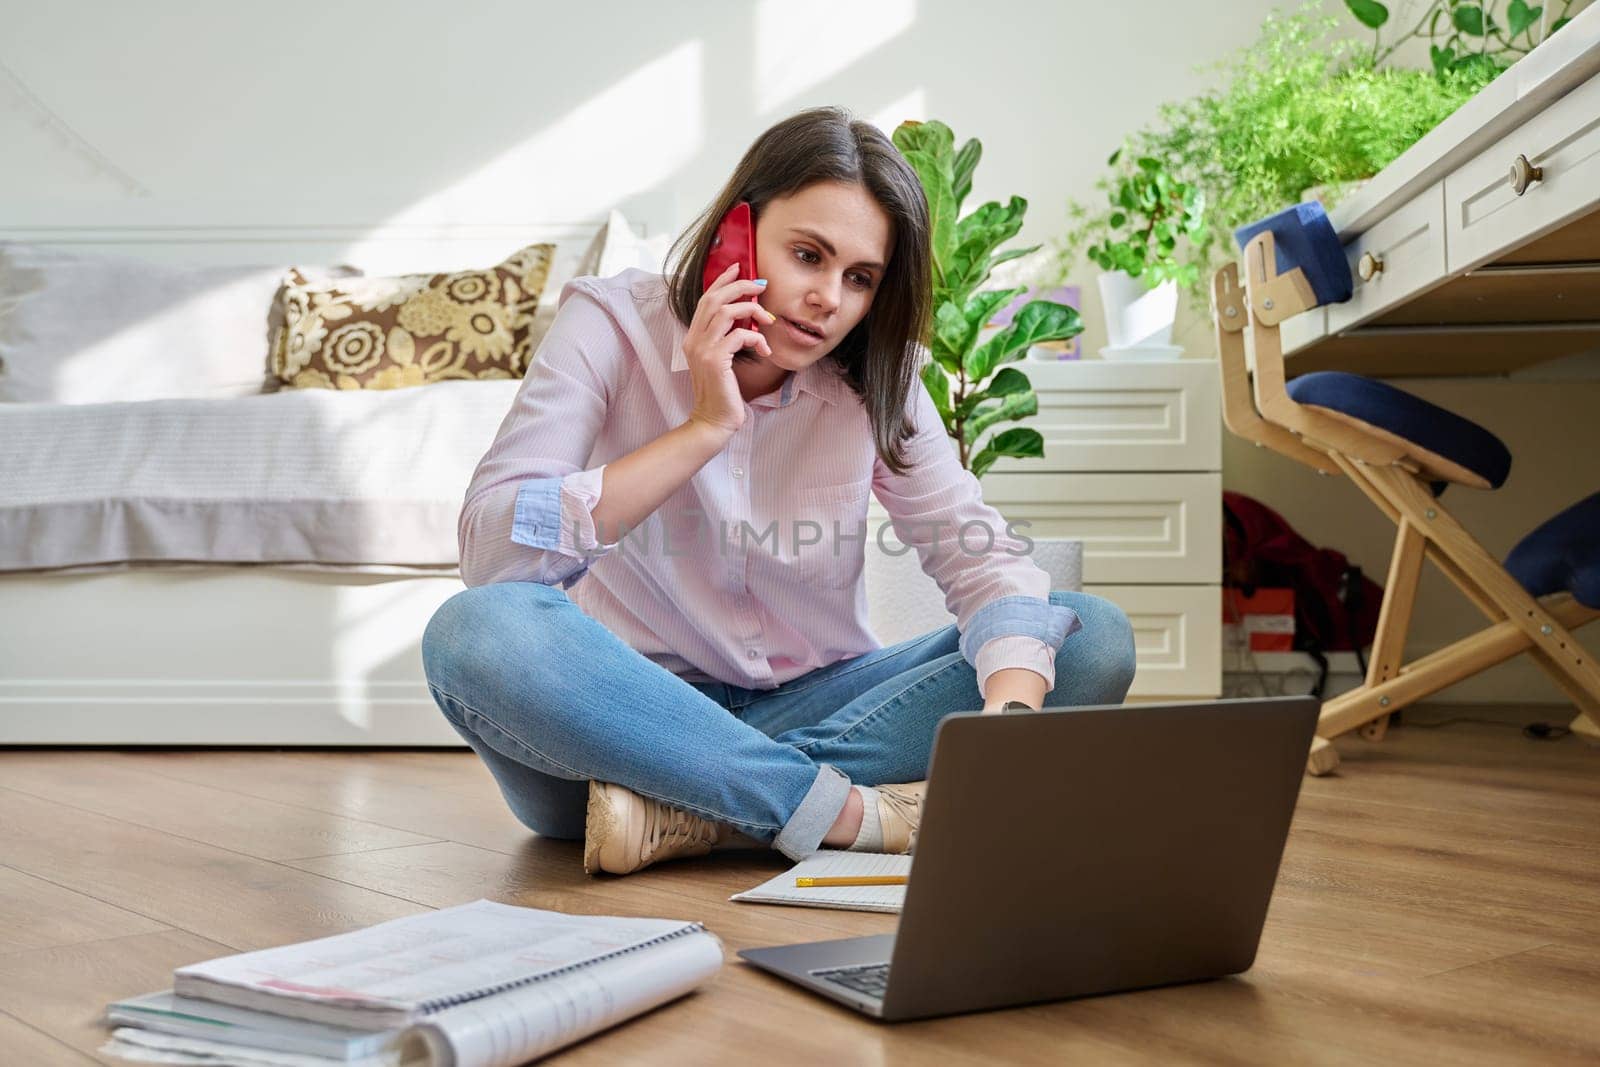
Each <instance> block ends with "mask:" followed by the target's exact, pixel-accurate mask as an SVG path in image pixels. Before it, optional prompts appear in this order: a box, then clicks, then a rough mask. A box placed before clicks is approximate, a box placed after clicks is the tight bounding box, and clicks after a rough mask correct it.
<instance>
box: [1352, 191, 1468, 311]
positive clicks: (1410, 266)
mask: <svg viewBox="0 0 1600 1067" xmlns="http://www.w3.org/2000/svg"><path fill="white" fill-rule="evenodd" d="M1368 256H1370V257H1371V259H1370V260H1369V263H1371V264H1373V265H1374V266H1376V267H1377V269H1376V270H1375V271H1374V273H1373V274H1372V277H1371V278H1370V279H1365V280H1364V279H1363V278H1362V277H1361V265H1362V260H1363V258H1365V257H1368ZM1344 258H1345V259H1346V260H1348V261H1349V263H1350V275H1351V278H1352V279H1353V280H1354V282H1355V292H1354V293H1353V294H1352V295H1351V297H1350V299H1349V300H1346V301H1345V302H1344V303H1342V304H1329V305H1328V332H1329V333H1338V332H1339V331H1340V330H1345V329H1349V328H1350V327H1352V326H1357V325H1359V324H1361V323H1363V322H1366V321H1367V320H1368V319H1371V318H1374V317H1376V316H1378V315H1380V314H1382V313H1383V312H1385V311H1388V310H1389V309H1390V308H1392V307H1394V306H1396V305H1397V304H1400V303H1402V302H1403V301H1405V300H1408V299H1410V298H1411V297H1412V296H1415V295H1416V294H1417V293H1418V292H1420V291H1422V290H1423V289H1427V288H1429V287H1431V286H1434V285H1437V284H1439V283H1440V282H1442V281H1443V280H1444V276H1445V240H1444V183H1443V182H1438V183H1436V184H1434V185H1431V186H1429V187H1428V188H1427V189H1425V190H1424V191H1423V192H1422V193H1421V194H1420V195H1419V196H1417V197H1416V198H1414V199H1413V200H1411V201H1410V202H1408V203H1407V204H1405V205H1404V206H1403V207H1401V208H1400V209H1399V210H1397V211H1395V212H1394V213H1393V214H1391V215H1389V216H1388V217H1387V218H1385V219H1384V220H1383V221H1382V222H1379V223H1378V224H1377V225H1375V226H1373V227H1372V228H1371V229H1369V230H1367V232H1366V233H1363V234H1362V235H1361V236H1360V237H1357V238H1356V239H1355V240H1354V241H1351V242H1350V243H1349V244H1347V245H1345V246H1344Z"/></svg>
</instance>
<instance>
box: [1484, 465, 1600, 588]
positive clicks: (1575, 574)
mask: <svg viewBox="0 0 1600 1067" xmlns="http://www.w3.org/2000/svg"><path fill="white" fill-rule="evenodd" d="M1506 570H1507V572H1509V573H1510V575H1511V577H1513V578H1515V579H1516V580H1517V581H1518V582H1520V583H1522V588H1524V589H1526V590H1527V591H1528V592H1529V593H1530V594H1532V595H1533V596H1545V595H1547V594H1549V593H1560V592H1569V593H1571V594H1572V596H1573V599H1575V600H1577V601H1578V603H1580V604H1582V605H1584V606H1585V607H1590V608H1595V609H1600V493H1595V494H1594V495H1593V496H1588V497H1585V498H1584V499H1582V500H1580V501H1578V502H1577V503H1576V504H1574V505H1572V506H1571V507H1570V508H1568V509H1567V510H1565V511H1563V512H1562V513H1561V514H1559V515H1557V516H1555V517H1554V518H1552V519H1548V520H1546V521H1545V523H1544V524H1543V525H1541V526H1540V527H1539V528H1538V529H1537V530H1535V531H1533V532H1532V533H1531V534H1529V535H1528V536H1527V537H1524V538H1523V539H1522V540H1521V541H1518V542H1517V547H1516V548H1513V549H1512V550H1511V555H1509V556H1507V557H1506Z"/></svg>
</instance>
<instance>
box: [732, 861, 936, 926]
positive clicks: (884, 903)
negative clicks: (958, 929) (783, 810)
mask: <svg viewBox="0 0 1600 1067" xmlns="http://www.w3.org/2000/svg"><path fill="white" fill-rule="evenodd" d="M910 873H911V857H910V856H907V855H890V854H888V853H884V852H833V851H828V850H824V851H822V852H817V853H814V854H813V855H812V856H810V857H809V858H807V859H804V860H801V861H800V862H799V863H798V864H796V865H795V867H794V868H793V869H792V870H788V871H785V872H783V873H782V874H780V875H778V876H777V877H776V878H769V879H768V880H767V881H765V882H762V883H761V884H760V885H758V886H756V887H755V888H754V889H746V890H745V891H744V892H743V893H735V894H734V895H733V896H731V897H729V898H728V899H729V900H738V901H743V902H745V903H751V904H793V905H796V906H798V907H802V908H841V909H844V910H846V911H899V910H900V908H901V906H902V905H903V904H905V901H906V887H905V886H903V885H858V886H822V887H814V888H810V889H802V888H799V887H798V886H796V885H795V884H794V882H795V879H796V878H850V877H856V878H859V877H864V876H868V875H885V874H892V875H910Z"/></svg>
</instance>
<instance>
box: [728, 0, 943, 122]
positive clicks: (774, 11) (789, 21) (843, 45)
mask: <svg viewBox="0 0 1600 1067" xmlns="http://www.w3.org/2000/svg"><path fill="white" fill-rule="evenodd" d="M916 17H917V4H916V0H880V2H879V3H872V4H862V3H847V2H844V0H813V2H812V3H808V4H795V3H793V2H792V0H761V3H760V5H759V6H757V8H756V20H755V46H756V47H755V53H756V60H755V69H754V70H753V71H751V77H753V78H754V79H755V83H756V110H757V113H758V114H765V113H766V112H768V111H771V110H773V109H775V108H778V107H781V106H783V105H784V104H785V103H786V102H788V101H790V100H792V99H794V98H795V97H797V96H799V95H801V94H802V93H805V92H807V91H808V90H811V89H813V88H815V87H816V86H818V85H820V84H821V83H822V82H824V81H826V80H827V79H828V78H831V77H833V76H834V75H835V74H838V73H839V72H840V71H842V70H844V69H845V68H846V67H849V66H850V65H851V64H852V63H855V62H856V61H857V60H859V59H861V58H862V57H863V56H866V55H868V54H869V53H871V52H872V51H874V50H875V49H877V48H879V47H880V46H881V45H883V44H884V42H886V41H888V40H890V39H891V38H893V37H895V36H897V35H899V34H901V33H904V32H905V31H906V30H907V29H909V28H910V27H911V24H912V23H913V22H915V21H916Z"/></svg>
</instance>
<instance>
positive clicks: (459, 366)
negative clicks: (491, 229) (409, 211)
mask: <svg viewBox="0 0 1600 1067" xmlns="http://www.w3.org/2000/svg"><path fill="white" fill-rule="evenodd" d="M555 247H556V246H555V245H553V244H532V245H529V246H527V247H526V248H523V249H521V250H520V251H518V252H515V253H513V254H512V255H511V256H510V257H508V258H507V259H506V260H505V261H504V262H502V263H499V264H496V265H495V266H493V267H490V268H488V269H486V270H469V271H457V272H455V273H452V274H402V275H398V276H395V277H389V278H382V277H372V278H368V277H358V278H340V279H336V280H329V281H315V282H313V281H309V280H307V279H306V278H305V276H304V275H303V274H301V273H300V271H299V270H298V269H297V268H291V269H290V271H289V272H288V274H287V275H286V276H285V277H284V283H283V288H282V289H280V290H279V293H278V299H279V302H280V305H281V311H282V318H281V322H282V325H281V326H279V328H278V329H277V331H276V333H275V335H274V337H273V339H272V355H271V370H272V374H273V376H274V377H276V378H277V379H278V380H280V381H282V382H283V383H284V384H285V385H286V386H287V387H288V388H292V389H400V388H404V387H406V386H411V385H424V384H426V383H428V382H437V381H443V380H445V379H473V378H513V379H514V378H521V377H522V375H523V373H524V372H525V371H526V370H527V367H528V359H529V341H528V329H529V325H530V324H531V323H532V321H533V317H534V313H535V312H536V311H537V310H538V307H539V294H540V293H541V292H543V291H544V286H545V280H546V278H547V277H548V276H549V273H550V263H551V259H552V257H553V256H554V254H555Z"/></svg>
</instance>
